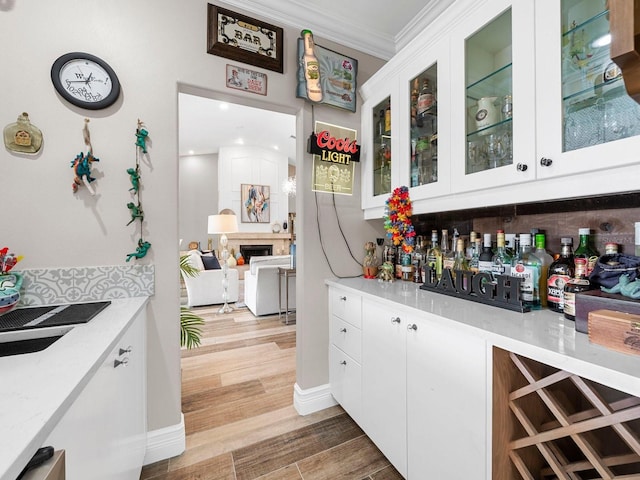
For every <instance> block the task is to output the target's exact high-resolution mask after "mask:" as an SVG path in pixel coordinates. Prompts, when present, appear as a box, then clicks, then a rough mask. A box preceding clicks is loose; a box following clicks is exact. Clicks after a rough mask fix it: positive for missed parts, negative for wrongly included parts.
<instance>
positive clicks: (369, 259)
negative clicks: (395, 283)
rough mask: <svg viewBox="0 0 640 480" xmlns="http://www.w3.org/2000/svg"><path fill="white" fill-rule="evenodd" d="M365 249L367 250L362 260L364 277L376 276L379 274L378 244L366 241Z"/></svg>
mask: <svg viewBox="0 0 640 480" xmlns="http://www.w3.org/2000/svg"><path fill="white" fill-rule="evenodd" d="M364 251H365V252H366V255H365V257H364V261H363V262H362V269H363V271H364V278H376V275H377V274H378V258H377V257H376V244H375V243H373V242H367V243H365V244H364Z"/></svg>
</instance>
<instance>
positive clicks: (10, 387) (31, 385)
mask: <svg viewBox="0 0 640 480" xmlns="http://www.w3.org/2000/svg"><path fill="white" fill-rule="evenodd" d="M147 301H148V297H133V298H125V299H119V300H111V305H109V306H108V307H107V308H106V309H105V310H103V311H102V312H101V313H99V314H98V315H97V316H96V317H94V318H93V319H92V320H91V321H90V322H89V323H86V324H80V325H76V326H74V327H73V329H72V330H71V331H70V332H68V333H67V334H66V335H64V336H63V337H62V338H61V339H60V340H58V341H57V342H55V343H54V344H53V345H51V346H50V347H49V348H47V349H46V350H43V351H41V352H36V353H30V354H26V355H15V356H11V357H2V358H0V478H2V479H3V480H4V479H7V480H13V479H14V478H16V477H17V476H18V474H19V473H20V472H21V471H22V469H23V468H24V465H26V463H27V462H28V461H29V460H30V459H31V457H32V456H33V454H34V453H35V452H36V450H37V449H38V448H40V447H41V446H43V445H42V443H43V442H44V441H45V440H46V438H47V437H48V436H49V434H50V433H51V431H52V430H53V428H54V427H55V425H56V424H57V423H58V421H59V420H60V419H61V418H62V416H63V415H64V413H65V412H66V411H67V409H68V408H69V407H70V406H71V404H72V403H73V402H74V400H75V399H76V398H77V396H78V395H79V393H80V392H81V391H82V389H83V388H84V387H85V385H86V384H87V383H88V382H89V380H90V379H91V377H92V376H93V374H94V373H95V372H96V371H97V370H98V368H99V367H100V365H101V364H102V362H103V361H104V360H105V358H106V357H107V355H108V354H109V352H111V350H112V349H113V348H114V347H115V346H116V345H117V342H118V340H119V339H120V338H121V337H122V335H123V334H124V332H125V330H126V328H127V327H128V326H129V325H130V324H131V322H132V321H133V319H134V318H135V317H136V315H137V314H138V312H140V311H141V310H142V309H143V308H145V305H146V303H147ZM54 447H55V446H54Z"/></svg>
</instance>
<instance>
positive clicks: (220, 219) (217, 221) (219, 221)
mask: <svg viewBox="0 0 640 480" xmlns="http://www.w3.org/2000/svg"><path fill="white" fill-rule="evenodd" d="M222 212H225V210H223V211H222ZM222 212H220V214H219V215H209V223H208V228H207V231H208V233H212V234H216V233H217V234H220V245H221V246H222V253H221V255H222V299H223V300H224V305H222V307H220V310H218V313H229V312H233V307H231V306H230V305H229V304H228V303H227V299H228V298H229V295H228V289H229V279H228V273H229V264H228V263H227V260H228V259H229V250H227V244H228V240H227V235H226V234H227V233H233V232H237V231H238V221H237V219H236V215H235V214H234V213H222Z"/></svg>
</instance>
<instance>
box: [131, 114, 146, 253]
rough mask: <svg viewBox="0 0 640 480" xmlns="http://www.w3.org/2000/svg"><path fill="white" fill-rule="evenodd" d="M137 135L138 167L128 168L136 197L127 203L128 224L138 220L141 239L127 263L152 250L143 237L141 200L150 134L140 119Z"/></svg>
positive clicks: (133, 194) (132, 191) (132, 192)
mask: <svg viewBox="0 0 640 480" xmlns="http://www.w3.org/2000/svg"><path fill="white" fill-rule="evenodd" d="M135 135H136V165H135V167H132V168H127V174H128V175H129V180H130V181H131V188H130V189H129V192H130V193H131V195H132V196H133V197H134V198H133V199H132V201H130V202H128V203H127V208H128V209H129V214H130V215H131V220H129V223H127V225H131V224H132V223H134V222H135V221H136V220H137V221H138V222H139V225H140V238H139V239H138V246H137V247H136V251H135V252H133V253H128V254H127V262H128V261H129V260H131V259H132V258H136V259H140V258H143V257H144V256H145V255H146V254H147V252H148V251H149V249H150V248H151V243H149V242H147V241H145V239H144V237H143V222H144V211H143V210H142V201H141V200H140V187H141V173H140V157H141V156H142V155H145V154H147V137H148V136H149V132H148V131H147V130H146V129H145V128H144V123H143V122H142V121H141V120H140V119H138V127H137V128H136V134H135Z"/></svg>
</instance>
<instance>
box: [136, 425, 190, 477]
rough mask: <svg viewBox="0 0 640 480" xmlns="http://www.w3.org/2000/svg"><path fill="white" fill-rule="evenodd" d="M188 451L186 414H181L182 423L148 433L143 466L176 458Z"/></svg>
mask: <svg viewBox="0 0 640 480" xmlns="http://www.w3.org/2000/svg"><path fill="white" fill-rule="evenodd" d="M185 449H186V436H185V430H184V414H180V423H178V424H176V425H171V426H169V427H164V428H160V429H158V430H153V431H152V432H147V451H146V452H145V455H144V462H143V465H149V464H150V463H155V462H159V461H160V460H165V459H167V458H171V457H176V456H178V455H180V454H181V453H183V452H184V451H185Z"/></svg>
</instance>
